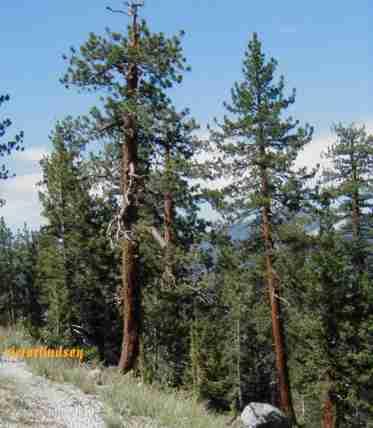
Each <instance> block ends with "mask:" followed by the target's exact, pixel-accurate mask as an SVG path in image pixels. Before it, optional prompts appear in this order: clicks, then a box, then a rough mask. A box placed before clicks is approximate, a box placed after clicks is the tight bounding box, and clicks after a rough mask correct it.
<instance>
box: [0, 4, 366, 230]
mask: <svg viewBox="0 0 373 428" xmlns="http://www.w3.org/2000/svg"><path fill="white" fill-rule="evenodd" d="M232 3H233V4H234V6H232ZM122 4H123V2H120V1H117V0H107V1H102V0H91V1H89V2H88V1H71V0H65V1H64V2H56V1H45V2H30V1H29V0H17V1H14V0H12V1H11V0H2V2H1V16H2V20H1V27H0V36H1V40H2V44H1V58H2V64H1V69H0V77H1V80H0V81H1V86H0V93H4V92H6V93H9V94H10V95H11V97H12V99H11V102H9V103H8V104H7V106H6V108H2V109H1V116H0V117H3V116H4V115H6V116H9V117H11V118H12V120H13V122H14V126H13V127H12V130H11V131H9V133H8V135H9V136H10V135H12V133H14V132H15V131H17V130H18V129H23V130H24V132H25V147H26V151H25V152H24V153H23V154H21V155H17V156H13V160H12V161H10V162H9V164H10V165H11V166H12V168H13V171H15V172H16V173H17V178H16V179H12V180H10V181H8V182H7V183H1V184H0V195H3V196H4V197H6V199H7V201H8V203H7V206H6V207H4V208H2V209H1V211H2V212H0V215H4V217H5V220H6V222H7V223H8V224H9V225H11V226H12V227H13V228H16V227H19V226H22V224H23V222H25V221H27V223H28V224H29V225H30V226H32V227H33V228H36V227H38V225H39V224H40V207H39V206H38V201H37V191H36V188H35V183H36V182H37V181H38V180H39V179H40V170H39V167H38V162H37V161H38V159H39V158H40V156H41V154H42V153H46V152H47V151H48V149H49V141H48V134H49V133H50V131H51V129H52V128H53V125H54V123H55V121H56V120H58V119H61V118H63V117H64V116H66V115H68V114H72V115H76V114H80V113H85V112H86V111H87V110H88V109H89V107H90V106H92V105H93V104H94V102H95V99H96V97H95V96H88V95H85V94H78V93H77V92H76V91H75V90H66V89H65V88H64V87H63V86H62V85H61V84H60V83H59V82H58V79H59V78H60V77H61V76H62V75H63V73H64V70H65V64H64V61H63V60H62V54H63V53H66V52H68V49H69V47H70V46H72V45H73V46H76V47H78V46H79V45H80V44H81V43H83V42H84V41H85V40H86V38H87V35H88V33H89V32H96V33H99V34H101V33H103V31H104V29H105V27H107V26H108V27H110V28H111V29H113V30H120V29H121V28H122V29H123V30H125V28H126V23H127V18H126V17H125V16H123V15H113V14H110V13H109V12H107V11H106V10H105V6H111V7H113V8H119V7H121V5H122ZM142 15H143V17H145V18H146V19H147V21H148V24H149V26H150V28H151V29H152V30H153V31H163V32H165V33H166V34H168V35H172V34H173V33H175V32H177V31H179V30H181V29H183V30H185V31H186V36H185V38H184V43H183V46H184V49H185V54H186V57H187V59H188V62H189V64H190V65H191V66H192V72H190V73H188V74H187V75H186V76H185V80H184V82H183V85H182V86H181V87H179V88H177V89H174V90H172V92H171V95H172V96H173V98H174V100H175V103H176V105H177V107H179V108H183V107H189V108H190V109H191V111H192V114H193V115H194V116H195V118H196V119H197V120H198V121H199V122H200V123H201V125H202V126H203V127H205V125H206V124H207V123H209V122H212V119H213V117H214V116H217V117H221V115H222V114H223V112H224V110H223V107H222V102H223V101H224V100H228V99H229V94H230V88H231V87H232V85H233V82H234V81H236V80H239V79H240V78H241V64H242V59H243V53H244V50H245V48H246V46H247V42H248V39H249V37H250V36H251V34H252V32H254V31H256V32H258V33H259V36H260V38H261V40H262V42H263V48H264V50H265V52H266V53H267V54H268V56H273V57H275V58H276V59H277V60H278V62H279V72H280V73H281V74H284V75H285V79H286V83H287V88H288V89H289V91H290V90H291V89H292V88H293V87H295V88H297V101H296V104H295V107H294V109H293V111H292V114H294V116H296V117H297V118H299V119H300V120H301V121H302V122H309V123H310V124H312V125H314V126H315V138H314V142H313V143H311V145H310V146H309V148H308V149H306V151H305V153H304V155H303V157H302V162H303V163H310V164H311V163H312V164H313V163H314V162H315V161H316V160H317V159H318V156H319V152H320V150H321V149H322V148H323V147H325V146H326V144H327V143H328V142H330V141H331V140H332V136H331V134H330V126H331V125H332V123H333V122H337V121H342V122H344V123H350V122H352V121H355V122H361V123H366V124H367V127H368V129H371V130H373V98H372V94H373V91H372V82H373V43H372V42H373V40H372V39H373V37H372V30H371V22H372V21H373V5H372V3H371V1H369V0H358V1H357V2H355V3H353V2H351V1H347V0H343V1H342V0H340V1H336V0H330V1H328V2H326V1H325V0H324V1H321V0H314V1H313V2H301V1H292V0H287V1H286V0H285V1H283V2H274V1H272V2H269V1H262V2H259V1H248V0H235V1H234V2H233V1H230V2H228V1H222V0H189V1H171V0H145V8H143V11H142Z"/></svg>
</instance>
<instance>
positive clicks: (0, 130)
mask: <svg viewBox="0 0 373 428" xmlns="http://www.w3.org/2000/svg"><path fill="white" fill-rule="evenodd" d="M9 99H10V97H9V95H0V107H1V106H2V105H3V104H4V103H5V102H7V101H9ZM11 125H12V121H11V120H10V119H9V118H5V119H2V120H0V138H3V137H4V135H5V134H6V132H7V129H8V128H9V127H10V126H11ZM19 150H20V151H23V150H24V147H23V132H19V133H18V134H16V135H15V136H14V137H13V139H12V140H9V141H7V142H5V143H4V142H1V143H0V156H2V157H3V156H7V155H10V154H11V153H12V152H13V151H19ZM7 178H9V170H8V168H7V167H6V165H5V164H3V165H2V166H1V171H0V180H6V179H7ZM4 203H5V201H4V200H3V199H1V200H0V206H1V205H4Z"/></svg>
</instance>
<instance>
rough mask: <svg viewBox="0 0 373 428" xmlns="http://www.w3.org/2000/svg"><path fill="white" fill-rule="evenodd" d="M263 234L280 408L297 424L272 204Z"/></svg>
mask: <svg viewBox="0 0 373 428" xmlns="http://www.w3.org/2000/svg"><path fill="white" fill-rule="evenodd" d="M261 172H262V194H263V196H264V197H265V198H267V200H268V198H269V188H268V187H269V186H268V177H267V173H266V170H265V168H262V171H261ZM262 232H263V239H264V243H265V249H266V252H265V261H266V277H267V285H268V292H269V299H270V305H271V320H272V335H273V342H274V349H275V358H276V371H277V383H278V393H279V407H280V409H281V410H282V411H283V412H284V413H285V414H286V415H287V416H288V418H289V419H290V421H291V422H292V423H295V413H294V409H293V404H292V398H291V389H290V381H289V371H288V366H287V354H286V344H285V335H284V326H283V320H282V317H281V304H280V288H279V279H278V277H277V275H276V274H275V272H274V270H273V250H274V247H273V240H272V232H271V208H270V203H269V202H266V206H264V207H263V210H262Z"/></svg>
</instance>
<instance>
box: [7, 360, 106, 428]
mask: <svg viewBox="0 0 373 428" xmlns="http://www.w3.org/2000/svg"><path fill="white" fill-rule="evenodd" d="M101 412H102V407H101V404H100V403H99V402H98V401H97V400H95V399H94V398H93V397H92V396H88V395H85V394H84V393H83V392H82V391H80V390H79V389H78V388H76V387H74V386H73V385H69V384H57V383H53V382H50V381H49V380H48V379H45V378H42V377H40V376H35V375H33V374H32V373H31V372H30V370H29V369H28V368H27V366H26V364H25V363H24V362H22V361H14V360H11V359H8V358H5V357H1V356H0V427H1V428H39V427H41V428H42V427H54V428H105V427H106V424H105V423H104V421H103V419H102V416H101Z"/></svg>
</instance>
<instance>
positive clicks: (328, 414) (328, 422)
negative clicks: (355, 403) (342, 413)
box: [322, 386, 337, 428]
mask: <svg viewBox="0 0 373 428" xmlns="http://www.w3.org/2000/svg"><path fill="white" fill-rule="evenodd" d="M336 426H337V425H336V403H335V399H334V394H333V391H332V387H331V386H329V387H328V390H327V392H326V396H325V399H324V404H323V413H322V428H336Z"/></svg>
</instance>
